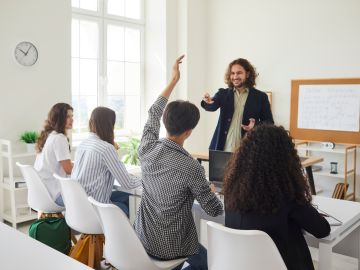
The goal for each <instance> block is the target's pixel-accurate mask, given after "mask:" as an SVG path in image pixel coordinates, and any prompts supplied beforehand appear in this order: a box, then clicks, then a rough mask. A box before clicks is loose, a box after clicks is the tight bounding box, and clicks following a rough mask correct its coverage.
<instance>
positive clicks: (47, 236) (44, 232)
mask: <svg viewBox="0 0 360 270" xmlns="http://www.w3.org/2000/svg"><path fill="white" fill-rule="evenodd" d="M29 236H31V237H32V238H34V239H36V240H38V241H40V242H42V243H44V244H45V245H48V246H49V247H52V248H54V249H56V250H58V251H60V252H62V253H64V254H66V255H68V254H69V251H70V248H71V231H70V228H69V226H68V225H67V224H66V222H65V218H53V217H49V218H42V219H38V220H36V221H35V222H33V223H32V224H31V225H30V228H29Z"/></svg>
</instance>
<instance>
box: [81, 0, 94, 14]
mask: <svg viewBox="0 0 360 270" xmlns="http://www.w3.org/2000/svg"><path fill="white" fill-rule="evenodd" d="M80 8H82V9H87V10H92V11H97V10H98V0H80Z"/></svg>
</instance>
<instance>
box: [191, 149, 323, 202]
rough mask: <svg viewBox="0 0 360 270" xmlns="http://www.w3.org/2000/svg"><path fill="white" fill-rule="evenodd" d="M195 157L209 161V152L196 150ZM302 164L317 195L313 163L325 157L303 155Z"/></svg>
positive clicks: (313, 191)
mask: <svg viewBox="0 0 360 270" xmlns="http://www.w3.org/2000/svg"><path fill="white" fill-rule="evenodd" d="M191 155H192V156H193V158H195V159H197V160H198V161H199V162H200V163H201V162H202V161H209V152H195V153H192V154H191ZM301 159H302V161H301V165H302V166H303V168H305V171H306V173H307V175H308V178H309V185H310V190H311V194H312V195H316V190H315V184H314V176H313V173H312V165H314V164H316V163H320V162H322V161H323V160H324V159H323V158H322V157H313V156H311V157H301Z"/></svg>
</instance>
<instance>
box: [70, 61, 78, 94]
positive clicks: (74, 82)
mask: <svg viewBox="0 0 360 270" xmlns="http://www.w3.org/2000/svg"><path fill="white" fill-rule="evenodd" d="M79 67H80V65H79V58H73V59H72V60H71V91H72V94H73V95H78V94H79V90H80V87H79V77H80V71H79Z"/></svg>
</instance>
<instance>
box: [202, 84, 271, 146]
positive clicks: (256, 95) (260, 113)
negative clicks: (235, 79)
mask: <svg viewBox="0 0 360 270" xmlns="http://www.w3.org/2000/svg"><path fill="white" fill-rule="evenodd" d="M212 99H213V101H214V103H213V104H207V103H206V102H205V101H201V107H203V108H204V109H205V110H206V111H216V110H217V109H218V108H220V115H219V120H218V123H217V126H216V129H215V132H214V135H213V138H212V140H211V143H210V146H209V149H212V150H224V146H225V142H226V137H227V133H228V131H229V128H230V124H231V121H232V118H233V114H234V90H233V89H232V88H227V89H224V88H220V89H219V91H218V92H217V93H216V94H215V96H214V97H213V98H212ZM250 118H254V119H255V125H257V124H259V123H260V122H268V123H274V120H273V116H272V113H271V109H270V103H269V99H268V96H267V95H266V93H264V92H262V91H260V90H257V89H255V88H252V87H250V88H249V95H248V97H247V99H246V102H245V107H244V113H243V119H242V124H243V125H248V124H249V119H250ZM241 134H242V136H244V134H245V130H244V129H241Z"/></svg>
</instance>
